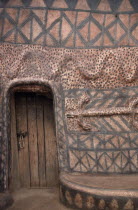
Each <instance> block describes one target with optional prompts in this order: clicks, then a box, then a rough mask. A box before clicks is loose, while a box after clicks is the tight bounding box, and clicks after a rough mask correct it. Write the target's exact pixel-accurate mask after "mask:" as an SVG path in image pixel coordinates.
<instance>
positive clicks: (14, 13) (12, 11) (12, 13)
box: [6, 8, 17, 21]
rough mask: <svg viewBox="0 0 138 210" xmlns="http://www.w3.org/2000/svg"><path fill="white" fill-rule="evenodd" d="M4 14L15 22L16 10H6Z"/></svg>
mask: <svg viewBox="0 0 138 210" xmlns="http://www.w3.org/2000/svg"><path fill="white" fill-rule="evenodd" d="M6 13H8V15H9V16H10V17H11V18H12V19H13V20H14V21H16V15H17V9H12V8H7V9H6Z"/></svg>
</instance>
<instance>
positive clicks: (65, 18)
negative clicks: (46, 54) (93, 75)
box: [0, 0, 138, 48]
mask: <svg viewBox="0 0 138 210" xmlns="http://www.w3.org/2000/svg"><path fill="white" fill-rule="evenodd" d="M83 1H84V3H83V4H84V5H83V4H79V3H78V0H76V1H75V0H74V1H69V0H65V1H64V0H62V3H60V4H59V3H58V0H53V1H50V0H47V1H46V0H45V1H41V3H40V4H39V5H37V3H36V2H37V1H34V0H33V1H19V4H18V5H17V4H16V3H15V5H14V3H13V2H12V1H9V2H8V3H7V5H6V8H0V42H7V43H14V44H16V43H19V44H39V45H43V46H49V47H64V48H99V47H103V46H104V47H118V46H136V45H138V36H137V34H138V33H137V32H138V19H137V13H136V9H137V3H136V1H130V3H129V7H128V5H127V7H125V5H126V3H125V1H126V0H123V1H122V0H119V1H116V2H115V3H113V2H114V1H111V0H110V1H108V2H107V3H106V5H108V6H106V8H104V6H103V3H102V1H89V0H87V1H86V0H83ZM10 2H11V3H10ZM26 2H27V3H26ZM100 4H101V6H100ZM127 4H128V3H127ZM79 5H83V6H84V8H85V7H86V9H85V10H84V11H83V8H79ZM49 8H50V9H49ZM40 10H41V12H40ZM72 10H73V11H72ZM102 10H103V11H102ZM92 11H94V12H92ZM113 11H114V12H116V13H115V14H114V13H113ZM65 28H66V30H65Z"/></svg>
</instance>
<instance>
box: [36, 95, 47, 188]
mask: <svg viewBox="0 0 138 210" xmlns="http://www.w3.org/2000/svg"><path fill="white" fill-rule="evenodd" d="M36 109H37V116H36V118H37V141H38V167H39V182H40V187H46V164H45V162H46V160H45V141H44V139H45V134H44V98H43V97H42V96H36Z"/></svg>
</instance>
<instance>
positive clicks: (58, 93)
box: [0, 78, 66, 190]
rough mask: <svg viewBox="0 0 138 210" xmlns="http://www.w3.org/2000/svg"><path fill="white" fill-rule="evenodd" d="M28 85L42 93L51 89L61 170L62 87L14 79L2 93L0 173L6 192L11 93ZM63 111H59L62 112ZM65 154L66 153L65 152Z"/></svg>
mask: <svg viewBox="0 0 138 210" xmlns="http://www.w3.org/2000/svg"><path fill="white" fill-rule="evenodd" d="M25 85H28V87H30V86H33V85H34V86H38V87H40V88H42V91H43V92H44V91H45V90H46V89H47V88H50V89H51V92H52V94H53V108H54V110H53V111H54V117H55V128H56V144H57V159H58V168H59V172H60V169H61V164H60V159H61V155H62V156H63V152H62V154H61V153H60V148H59V147H61V148H62V145H59V139H60V135H59V133H58V128H59V127H58V120H59V119H58V111H57V108H58V103H59V100H58V102H57V97H60V98H61V100H60V106H61V107H63V102H62V86H61V84H60V83H57V82H54V81H48V80H46V81H45V80H43V79H39V80H38V79H32V80H30V79H28V78H26V79H18V80H17V79H15V80H13V81H11V82H10V83H9V84H8V85H7V86H6V87H5V89H4V91H3V100H2V101H3V104H2V116H3V122H2V126H3V130H2V134H3V141H4V142H5V148H6V150H5V151H4V160H3V162H4V167H3V171H2V172H0V173H2V175H3V190H8V189H9V181H10V180H9V178H10V171H11V142H10V139H11V134H10V118H11V117H10V102H11V93H13V92H14V89H15V88H17V87H19V88H20V89H21V90H22V87H23V86H25ZM62 111H63V110H61V112H62ZM62 114H63V113H62ZM61 131H62V133H63V136H64V140H65V139H66V138H65V130H64V126H63V127H62V129H61ZM65 153H66V151H65Z"/></svg>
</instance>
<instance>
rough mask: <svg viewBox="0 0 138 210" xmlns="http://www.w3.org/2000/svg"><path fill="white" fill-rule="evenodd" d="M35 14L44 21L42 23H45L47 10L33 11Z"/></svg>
mask: <svg viewBox="0 0 138 210" xmlns="http://www.w3.org/2000/svg"><path fill="white" fill-rule="evenodd" d="M33 13H34V14H35V15H36V16H37V17H38V18H39V19H40V20H41V21H42V23H44V21H45V10H41V12H40V10H36V9H34V10H33Z"/></svg>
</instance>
